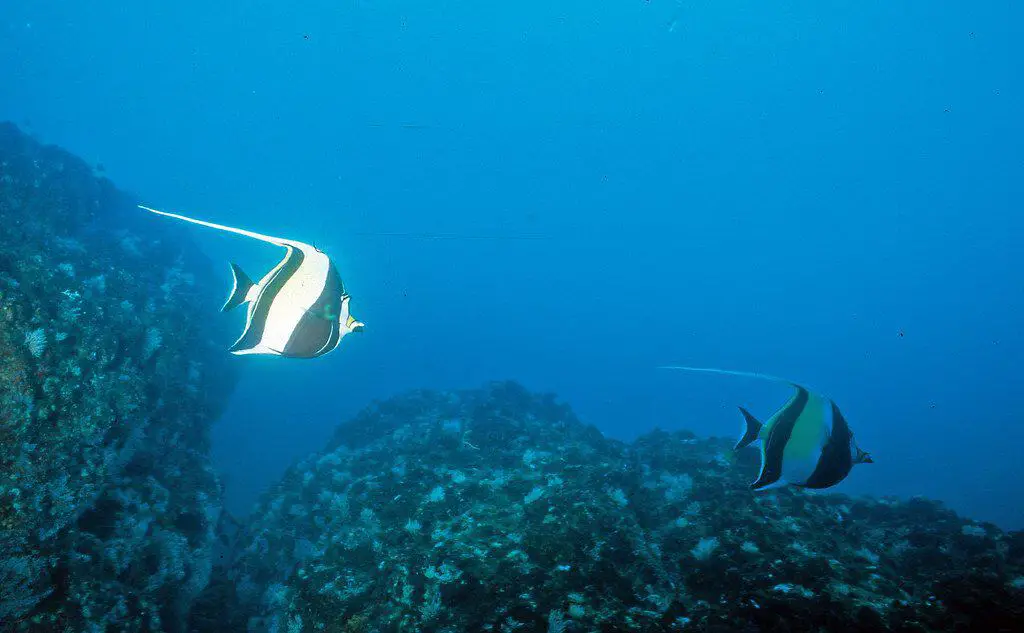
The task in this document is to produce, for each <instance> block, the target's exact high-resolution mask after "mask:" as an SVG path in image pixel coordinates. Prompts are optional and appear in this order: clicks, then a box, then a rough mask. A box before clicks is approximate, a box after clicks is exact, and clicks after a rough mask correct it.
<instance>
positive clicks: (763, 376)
mask: <svg viewBox="0 0 1024 633" xmlns="http://www.w3.org/2000/svg"><path fill="white" fill-rule="evenodd" d="M658 369H677V370H680V371H692V372H698V373H705V374H722V375H725V376H742V377H746V378H760V379H761V380H768V381H771V382H778V383H782V384H785V385H789V386H791V387H796V388H797V389H799V388H800V385H798V384H797V383H795V382H793V381H792V380H787V379H785V378H779V377H778V376H772V375H769V374H760V373H757V372H753V371H735V370H732V369H718V368H715V367H686V366H683V365H663V366H661V367H659V368H658Z"/></svg>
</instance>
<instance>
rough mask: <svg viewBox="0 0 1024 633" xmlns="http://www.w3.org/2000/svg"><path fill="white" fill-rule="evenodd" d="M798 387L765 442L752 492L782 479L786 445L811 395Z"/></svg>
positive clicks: (751, 486)
mask: <svg viewBox="0 0 1024 633" xmlns="http://www.w3.org/2000/svg"><path fill="white" fill-rule="evenodd" d="M795 386H796V390H797V391H796V396H794V397H793V399H792V400H790V401H789V402H788V403H786V405H785V406H784V407H783V408H782V410H781V411H779V413H778V417H777V419H776V420H775V421H774V422H773V423H772V428H771V430H770V431H769V432H768V437H767V438H765V440H764V446H763V448H762V449H761V450H763V451H764V464H762V467H761V473H760V474H759V475H758V477H757V481H755V482H754V483H752V484H750V488H751V489H752V490H760V489H761V488H764V487H766V486H770V485H772V484H773V483H775V482H777V481H778V480H779V479H780V478H781V477H782V454H783V452H784V451H785V450H786V444H788V443H789V438H790V436H791V435H792V434H793V427H794V426H796V421H797V420H798V419H800V416H801V415H802V414H803V413H804V410H805V409H806V408H807V402H808V400H809V399H810V395H809V394H808V393H807V390H806V389H804V388H803V387H801V386H799V385H795Z"/></svg>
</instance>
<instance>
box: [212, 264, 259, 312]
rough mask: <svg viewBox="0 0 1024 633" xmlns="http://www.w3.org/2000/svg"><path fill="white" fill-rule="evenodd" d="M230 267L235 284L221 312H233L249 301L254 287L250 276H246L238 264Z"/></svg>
mask: <svg viewBox="0 0 1024 633" xmlns="http://www.w3.org/2000/svg"><path fill="white" fill-rule="evenodd" d="M230 266H231V276H232V280H233V284H232V287H231V294H230V295H229V296H228V300H227V301H225V302H224V307H222V308H221V309H220V311H221V312H227V311H228V310H233V309H234V308H237V307H238V306H240V305H242V304H243V303H245V302H246V301H248V295H249V291H250V290H251V289H252V287H253V285H254V284H253V282H252V279H249V275H246V274H245V272H243V271H242V269H241V268H239V266H238V264H236V263H234V262H231V263H230Z"/></svg>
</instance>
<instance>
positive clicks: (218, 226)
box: [139, 204, 295, 246]
mask: <svg viewBox="0 0 1024 633" xmlns="http://www.w3.org/2000/svg"><path fill="white" fill-rule="evenodd" d="M139 208H140V209H144V210H146V211H149V212H151V213H155V214H157V215H163V216H166V217H168V218H174V219H176V220H182V221H184V222H191V223H192V224H198V225H200V226H208V227H210V228H211V229H217V230H220V231H227V232H228V233H236V234H238V235H244V236H246V237H251V238H253V239H257V240H261V241H263V242H268V243H270V244H276V245H277V246H288V245H290V244H291V245H294V244H295V242H294V240H286V239H284V238H283V237H274V236H272V235H263V234H262V233H256V232H254V231H247V230H245V229H240V228H236V227H233V226H226V225H224V224H215V223H214V222H207V221H205V220H197V219H195V218H190V217H187V216H184V215H178V214H177V213H168V212H166V211H157V210H156V209H151V208H149V207H147V206H143V205H141V204H140V205H139Z"/></svg>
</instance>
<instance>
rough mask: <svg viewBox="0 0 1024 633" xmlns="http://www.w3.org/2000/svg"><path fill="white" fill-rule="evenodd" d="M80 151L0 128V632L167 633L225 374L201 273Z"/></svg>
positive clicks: (205, 523) (191, 591)
mask: <svg viewBox="0 0 1024 633" xmlns="http://www.w3.org/2000/svg"><path fill="white" fill-rule="evenodd" d="M134 202H135V201H134V200H132V198H131V197H130V196H129V195H127V194H125V193H122V192H120V191H118V190H117V189H116V188H115V187H114V186H113V185H112V184H111V183H110V182H109V181H108V180H106V179H104V178H98V177H97V176H96V175H95V174H94V173H93V170H92V169H91V168H90V167H89V166H87V165H86V164H85V163H84V162H83V161H81V160H80V159H78V158H76V157H75V156H73V155H71V154H69V153H67V152H66V151H64V150H62V149H60V148H57V147H53V146H45V145H42V144H40V143H38V142H36V141H35V140H33V139H31V138H30V137H28V136H26V135H24V134H22V133H21V132H20V131H19V130H17V129H16V128H15V127H14V126H13V125H10V124H0V630H2V631H76V632H77V631H114V630H116V631H179V630H184V627H185V623H186V618H187V615H188V613H189V611H190V610H191V607H192V604H193V602H194V601H195V599H196V598H197V596H199V594H200V593H201V592H202V591H203V589H204V587H205V586H206V584H207V582H208V580H209V577H210V571H211V568H212V559H213V557H214V555H215V554H214V546H215V543H216V536H217V526H218V523H219V517H220V513H221V489H220V483H219V481H218V478H217V476H216V474H215V473H214V471H213V470H212V468H211V466H210V460H209V457H208V433H207V431H208V427H209V424H210V422H211V420H213V419H215V418H216V416H218V415H219V412H220V410H221V408H222V406H223V402H224V399H225V396H226V395H227V394H228V393H229V392H230V390H231V388H232V385H233V383H234V380H235V377H234V370H233V369H232V367H233V365H231V364H229V363H228V362H227V361H228V358H230V357H229V356H228V355H227V354H225V353H224V341H225V340H229V338H228V337H230V333H227V332H221V331H219V328H218V327H217V326H216V325H214V324H211V323H210V321H209V316H208V315H209V314H210V312H211V311H210V307H211V306H215V305H216V304H217V300H218V299H219V298H220V297H217V296H209V294H208V293H209V292H211V290H210V289H211V288H217V287H218V286H219V284H211V283H210V282H211V280H212V277H213V275H212V272H211V267H210V262H208V261H207V260H206V259H205V258H204V257H203V256H202V255H201V254H200V253H199V252H198V251H197V250H196V249H195V248H194V247H192V246H190V245H189V243H188V242H187V240H186V239H184V238H182V237H180V235H179V234H178V233H177V232H176V231H175V227H168V226H167V225H166V224H160V226H159V227H156V226H153V224H152V222H151V219H150V218H148V217H143V216H144V214H142V213H141V212H139V211H138V210H137V209H135V204H134Z"/></svg>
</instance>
